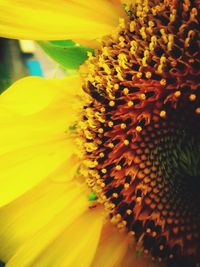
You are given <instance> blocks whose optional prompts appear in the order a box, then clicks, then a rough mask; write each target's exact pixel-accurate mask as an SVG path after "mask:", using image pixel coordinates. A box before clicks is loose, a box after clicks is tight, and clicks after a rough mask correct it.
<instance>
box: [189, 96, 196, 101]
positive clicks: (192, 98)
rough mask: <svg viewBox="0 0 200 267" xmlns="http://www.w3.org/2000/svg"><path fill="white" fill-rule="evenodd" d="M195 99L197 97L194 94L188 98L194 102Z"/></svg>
mask: <svg viewBox="0 0 200 267" xmlns="http://www.w3.org/2000/svg"><path fill="white" fill-rule="evenodd" d="M196 98H197V96H196V95H195V94H191V95H190V96H189V99H190V101H195V100H196Z"/></svg>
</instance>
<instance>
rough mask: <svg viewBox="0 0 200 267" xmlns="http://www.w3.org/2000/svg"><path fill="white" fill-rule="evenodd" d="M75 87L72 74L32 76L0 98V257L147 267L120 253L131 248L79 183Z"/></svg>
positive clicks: (17, 261) (26, 262) (66, 266)
mask: <svg viewBox="0 0 200 267" xmlns="http://www.w3.org/2000/svg"><path fill="white" fill-rule="evenodd" d="M80 85H81V82H80V80H79V78H78V77H70V78H67V79H61V80H54V79H49V80H47V79H42V78H36V77H31V78H25V79H22V80H20V81H18V82H16V83H15V84H13V85H12V86H11V87H10V88H9V89H8V90H7V91H6V92H5V93H4V94H2V96H1V97H0V110H1V113H0V114H1V118H0V123H1V129H2V131H1V133H0V142H1V145H0V147H1V152H0V155H1V161H0V162H1V163H0V172H1V178H0V179H1V195H0V205H1V208H0V240H1V243H0V258H1V259H2V260H4V261H6V262H7V265H6V266H13V267H14V266H18V267H25V266H32V267H37V266H38V267H39V266H42V267H45V266H46V267H49V266H53V267H56V266H60V267H62V266H63V267H71V266H79V265H78V264H79V263H80V260H82V263H81V264H82V265H81V266H83V267H86V266H88V267H89V266H95V267H96V266H99V267H101V266H103V265H102V262H104V263H105V265H104V266H122V265H121V264H122V262H123V266H127V267H128V266H131V265H130V264H138V265H133V266H147V265H146V261H144V259H141V258H136V257H134V256H133V257H128V258H127V255H128V254H130V253H131V251H132V249H133V248H132V247H131V248H130V244H129V243H128V238H127V236H126V234H123V233H119V232H118V231H117V229H115V228H114V227H113V226H112V225H111V224H110V223H109V222H108V221H107V220H106V218H105V216H104V213H103V210H102V209H101V208H97V209H92V207H91V203H89V201H88V196H89V192H88V191H87V188H86V186H85V185H84V184H82V183H81V182H80V181H79V177H78V175H77V169H78V165H79V161H78V159H77V157H76V156H75V145H74V139H73V138H72V137H71V136H70V135H69V134H68V129H69V126H70V124H71V123H72V122H74V121H76V108H78V107H77V106H76V105H77V103H78V101H77V100H78V98H79V95H80V92H81V91H80V88H81V87H80ZM47 89H48V91H47ZM22 97H23V98H22ZM30 99H31V100H30ZM30 101H31V102H35V103H37V105H34V104H33V105H31V102H30ZM133 246H134V244H133ZM113 250H115V253H113ZM133 254H134V253H133ZM110 255H112V257H111V256H110ZM130 259H131V260H130ZM144 264H145V265H144ZM148 264H149V263H148ZM148 266H151V265H150V264H149V265H148ZM152 266H153V265H152Z"/></svg>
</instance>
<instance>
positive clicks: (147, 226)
mask: <svg viewBox="0 0 200 267" xmlns="http://www.w3.org/2000/svg"><path fill="white" fill-rule="evenodd" d="M198 5H199V3H198V1H195V0H194V1H192V0H191V1H189V0H184V1H183V2H181V1H176V0H164V1H163V3H160V1H156V0H154V1H153V0H152V1H147V0H143V1H136V4H134V5H132V6H130V7H127V14H128V19H127V21H123V20H121V21H120V24H119V27H118V29H117V31H116V33H113V34H112V35H110V36H107V37H105V38H104V39H103V40H102V43H101V47H100V48H99V49H97V50H96V51H95V52H96V53H95V56H93V55H91V54H90V55H89V60H88V61H87V62H86V63H85V66H86V67H87V69H88V73H87V75H86V76H85V77H84V80H85V82H84V86H83V89H84V91H85V92H86V93H87V94H88V97H87V98H88V99H87V100H86V104H85V106H84V109H83V116H82V121H81V122H80V123H79V130H80V133H81V136H82V138H83V140H84V145H83V146H84V150H85V155H84V157H85V159H84V164H83V166H82V173H83V174H84V175H85V176H86V177H87V183H88V185H89V187H90V188H91V190H92V191H93V192H94V193H95V194H96V195H97V197H98V201H99V202H100V203H103V204H104V206H105V208H106V210H107V211H108V213H109V215H110V218H111V221H112V222H113V223H115V224H116V225H117V227H118V228H119V229H125V230H127V231H128V232H129V233H130V234H131V235H134V236H135V239H136V240H137V241H138V243H139V244H141V243H142V245H143V250H144V252H145V253H150V254H151V256H152V258H153V259H157V260H159V261H168V262H169V261H173V263H174V264H176V265H174V266H183V265H181V264H185V262H187V264H188V265H187V266H197V265H196V264H197V263H199V262H200V258H199V257H200V256H199V255H200V244H199V239H200V230H199V229H200V195H199V190H200V168H199V165H200V136H199V131H200V88H199V74H200V73H199V58H200V57H199V43H198V42H199V41H198V40H199V30H198V29H199V28H198V27H199V25H198V14H197V13H198Z"/></svg>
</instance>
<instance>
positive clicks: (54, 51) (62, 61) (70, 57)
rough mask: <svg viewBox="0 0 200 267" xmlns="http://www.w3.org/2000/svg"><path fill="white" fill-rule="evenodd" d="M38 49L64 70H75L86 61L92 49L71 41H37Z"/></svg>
mask: <svg viewBox="0 0 200 267" xmlns="http://www.w3.org/2000/svg"><path fill="white" fill-rule="evenodd" d="M38 44H39V45H40V47H41V48H42V49H43V50H44V51H45V52H46V53H47V54H48V55H49V56H50V57H51V58H52V59H53V60H55V61H56V62H57V63H58V64H59V65H61V66H62V67H63V68H64V69H77V68H78V67H79V66H80V65H81V64H83V63H84V61H85V60H87V58H88V56H87V53H88V52H92V53H93V52H94V51H93V49H92V48H89V47H85V46H82V45H80V44H78V43H75V42H73V41H72V40H63V41H59V40H58V41H38Z"/></svg>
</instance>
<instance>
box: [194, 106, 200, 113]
mask: <svg viewBox="0 0 200 267" xmlns="http://www.w3.org/2000/svg"><path fill="white" fill-rule="evenodd" d="M195 112H196V113H197V114H198V115H200V107H199V108H196V110H195Z"/></svg>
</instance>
